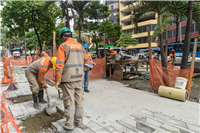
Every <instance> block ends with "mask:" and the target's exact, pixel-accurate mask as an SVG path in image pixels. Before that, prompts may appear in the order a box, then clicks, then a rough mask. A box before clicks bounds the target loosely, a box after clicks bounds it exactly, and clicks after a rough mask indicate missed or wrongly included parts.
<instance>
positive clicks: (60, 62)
mask: <svg viewBox="0 0 200 133" xmlns="http://www.w3.org/2000/svg"><path fill="white" fill-rule="evenodd" d="M56 64H61V65H64V64H65V62H64V61H59V60H57V61H56Z"/></svg>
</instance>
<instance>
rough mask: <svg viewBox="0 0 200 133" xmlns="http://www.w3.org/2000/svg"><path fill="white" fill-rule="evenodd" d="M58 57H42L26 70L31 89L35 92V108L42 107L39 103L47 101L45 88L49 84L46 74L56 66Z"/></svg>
mask: <svg viewBox="0 0 200 133" xmlns="http://www.w3.org/2000/svg"><path fill="white" fill-rule="evenodd" d="M55 65H56V57H53V58H52V59H51V58H50V57H49V56H46V57H42V58H40V59H38V60H36V61H34V62H33V63H31V64H30V65H29V66H28V67H27V69H26V70H25V76H26V78H27V80H28V82H29V85H30V89H31V91H32V94H33V107H34V108H35V109H40V108H41V106H39V105H38V98H39V103H47V101H45V100H44V90H43V88H45V89H47V85H46V83H45V81H44V76H45V74H46V73H47V71H48V70H49V69H50V68H52V67H53V68H55Z"/></svg>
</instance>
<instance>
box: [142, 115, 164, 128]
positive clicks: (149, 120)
mask: <svg viewBox="0 0 200 133" xmlns="http://www.w3.org/2000/svg"><path fill="white" fill-rule="evenodd" d="M146 122H147V123H149V124H151V125H154V126H157V127H160V126H161V125H162V124H163V123H162V122H159V121H156V120H155V119H151V118H148V117H146Z"/></svg>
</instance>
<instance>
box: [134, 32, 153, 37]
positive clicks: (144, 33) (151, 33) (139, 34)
mask: <svg viewBox="0 0 200 133" xmlns="http://www.w3.org/2000/svg"><path fill="white" fill-rule="evenodd" d="M153 32H154V31H150V35H151V36H152V35H153ZM145 36H148V32H143V33H138V34H133V35H132V37H133V38H140V37H145Z"/></svg>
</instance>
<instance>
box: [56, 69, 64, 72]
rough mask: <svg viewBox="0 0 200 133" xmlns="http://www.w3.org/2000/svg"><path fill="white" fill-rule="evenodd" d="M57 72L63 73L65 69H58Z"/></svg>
mask: <svg viewBox="0 0 200 133" xmlns="http://www.w3.org/2000/svg"><path fill="white" fill-rule="evenodd" d="M55 71H56V72H63V69H56V70H55Z"/></svg>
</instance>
